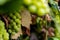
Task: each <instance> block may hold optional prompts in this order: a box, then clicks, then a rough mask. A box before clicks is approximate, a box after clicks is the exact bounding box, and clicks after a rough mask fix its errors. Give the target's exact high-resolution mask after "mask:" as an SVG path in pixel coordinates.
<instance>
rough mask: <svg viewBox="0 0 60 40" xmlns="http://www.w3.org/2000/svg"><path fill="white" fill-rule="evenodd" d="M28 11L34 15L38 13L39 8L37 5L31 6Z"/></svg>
mask: <svg viewBox="0 0 60 40" xmlns="http://www.w3.org/2000/svg"><path fill="white" fill-rule="evenodd" d="M28 9H29V11H30V12H32V13H36V11H37V8H36V6H35V5H30V6H29V7H28Z"/></svg>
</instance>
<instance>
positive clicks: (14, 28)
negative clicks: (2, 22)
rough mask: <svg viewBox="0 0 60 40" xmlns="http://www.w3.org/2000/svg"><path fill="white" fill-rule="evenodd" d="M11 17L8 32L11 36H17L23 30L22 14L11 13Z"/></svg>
mask: <svg viewBox="0 0 60 40" xmlns="http://www.w3.org/2000/svg"><path fill="white" fill-rule="evenodd" d="M8 17H9V21H10V22H9V29H8V32H9V33H11V34H13V35H14V34H16V33H17V32H18V31H19V30H20V28H21V16H20V13H17V12H16V13H10V14H9V15H8Z"/></svg>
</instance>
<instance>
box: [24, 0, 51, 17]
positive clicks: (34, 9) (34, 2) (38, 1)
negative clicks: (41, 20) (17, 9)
mask: <svg viewBox="0 0 60 40" xmlns="http://www.w3.org/2000/svg"><path fill="white" fill-rule="evenodd" d="M23 3H24V5H26V6H27V8H28V10H29V11H30V12H31V13H34V14H37V15H38V16H43V15H45V14H46V13H49V12H50V8H49V6H48V1H47V0H23Z"/></svg>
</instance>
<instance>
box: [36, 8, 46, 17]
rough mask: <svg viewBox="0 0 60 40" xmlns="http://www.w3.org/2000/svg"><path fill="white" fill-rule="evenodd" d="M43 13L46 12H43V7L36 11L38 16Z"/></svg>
mask: <svg viewBox="0 0 60 40" xmlns="http://www.w3.org/2000/svg"><path fill="white" fill-rule="evenodd" d="M45 14H46V12H45V10H44V9H43V8H40V9H38V12H37V15H38V16H43V15H45Z"/></svg>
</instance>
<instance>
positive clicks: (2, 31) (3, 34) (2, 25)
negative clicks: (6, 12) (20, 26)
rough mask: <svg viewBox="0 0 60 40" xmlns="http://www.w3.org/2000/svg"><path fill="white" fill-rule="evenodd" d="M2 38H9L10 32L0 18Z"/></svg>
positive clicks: (0, 35)
mask: <svg viewBox="0 0 60 40" xmlns="http://www.w3.org/2000/svg"><path fill="white" fill-rule="evenodd" d="M0 40H9V34H8V33H7V31H6V29H5V25H4V23H3V22H2V21H1V20H0Z"/></svg>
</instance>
